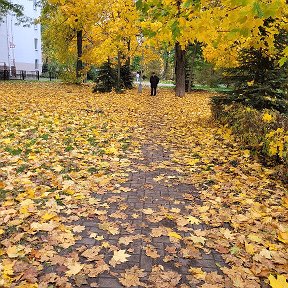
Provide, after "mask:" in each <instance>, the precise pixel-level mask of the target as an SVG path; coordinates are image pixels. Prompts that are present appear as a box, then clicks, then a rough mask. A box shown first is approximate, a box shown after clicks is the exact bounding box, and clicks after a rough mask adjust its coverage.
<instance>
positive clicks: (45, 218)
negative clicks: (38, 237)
mask: <svg viewBox="0 0 288 288" xmlns="http://www.w3.org/2000/svg"><path fill="white" fill-rule="evenodd" d="M55 216H57V215H56V214H55V213H48V212H46V213H45V214H44V215H42V217H41V218H42V220H43V221H49V220H51V219H52V218H54V217H55Z"/></svg>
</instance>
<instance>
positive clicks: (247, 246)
mask: <svg viewBox="0 0 288 288" xmlns="http://www.w3.org/2000/svg"><path fill="white" fill-rule="evenodd" d="M245 250H246V252H247V253H249V254H251V255H253V254H254V253H255V246H254V245H253V244H251V243H248V242H246V241H245Z"/></svg>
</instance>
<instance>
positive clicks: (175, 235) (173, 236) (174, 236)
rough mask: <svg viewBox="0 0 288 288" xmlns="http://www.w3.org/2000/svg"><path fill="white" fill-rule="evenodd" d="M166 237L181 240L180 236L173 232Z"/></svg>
mask: <svg viewBox="0 0 288 288" xmlns="http://www.w3.org/2000/svg"><path fill="white" fill-rule="evenodd" d="M168 236H169V237H172V238H176V239H180V240H181V239H182V236H181V235H180V234H178V233H176V232H173V231H171V232H169V233H168Z"/></svg>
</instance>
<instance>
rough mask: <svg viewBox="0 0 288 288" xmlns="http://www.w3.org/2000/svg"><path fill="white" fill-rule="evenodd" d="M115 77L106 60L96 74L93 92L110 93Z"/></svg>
mask: <svg viewBox="0 0 288 288" xmlns="http://www.w3.org/2000/svg"><path fill="white" fill-rule="evenodd" d="M116 84H117V82H116V75H115V71H114V69H113V68H112V67H111V63H110V61H109V60H108V61H107V62H106V63H104V64H103V65H102V66H101V67H100V69H99V72H98V75H97V77H96V80H95V87H94V89H93V91H94V92H102V93H104V92H111V91H112V89H113V88H114V87H115V86H116Z"/></svg>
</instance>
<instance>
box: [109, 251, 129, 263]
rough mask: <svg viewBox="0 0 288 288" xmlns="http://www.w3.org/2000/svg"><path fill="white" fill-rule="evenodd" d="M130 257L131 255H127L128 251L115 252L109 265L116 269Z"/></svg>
mask: <svg viewBox="0 0 288 288" xmlns="http://www.w3.org/2000/svg"><path fill="white" fill-rule="evenodd" d="M130 256H131V255H129V254H127V253H126V250H119V251H114V253H113V257H112V259H111V260H110V262H109V263H110V264H111V265H112V266H113V267H115V266H116V265H117V264H120V263H124V262H127V261H128V258H129V257H130Z"/></svg>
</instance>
